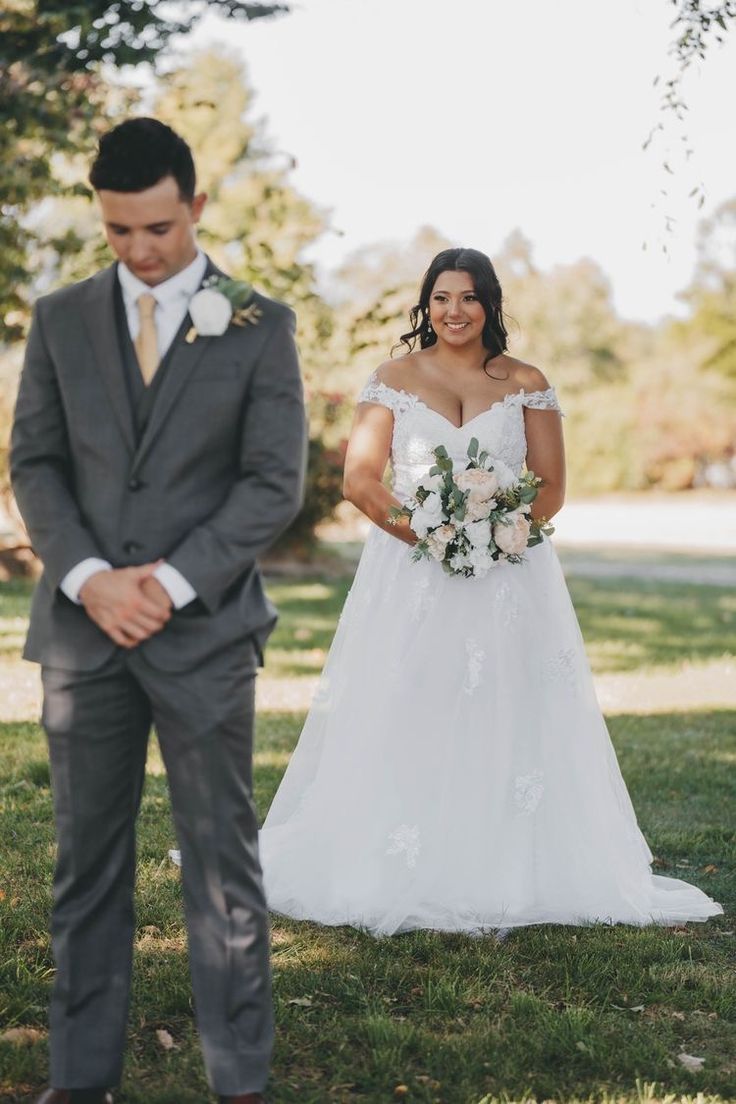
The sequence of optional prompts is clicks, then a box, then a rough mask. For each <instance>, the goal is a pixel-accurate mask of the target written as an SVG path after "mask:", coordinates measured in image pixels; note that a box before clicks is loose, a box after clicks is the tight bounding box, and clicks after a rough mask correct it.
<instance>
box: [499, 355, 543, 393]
mask: <svg viewBox="0 0 736 1104" xmlns="http://www.w3.org/2000/svg"><path fill="white" fill-rule="evenodd" d="M505 362H506V368H507V369H508V372H509V380H510V381H511V382H512V383H513V384H514V390H516V391H524V392H526V394H527V395H529V394H531V393H532V392H534V391H548V390H549V389H550V387H551V384H550V382H549V380H548V379H547V377H546V376H545V374H544V372H542V371H541V370H540V369H539V368H536V367H535V366H534V365H533V364H527V363H526V361H524V360H518V359H517V358H516V357H512V356H505Z"/></svg>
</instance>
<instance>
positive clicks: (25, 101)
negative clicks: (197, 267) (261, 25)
mask: <svg viewBox="0 0 736 1104" xmlns="http://www.w3.org/2000/svg"><path fill="white" fill-rule="evenodd" d="M207 10H211V11H216V12H220V13H221V14H223V15H226V16H230V17H232V18H240V19H259V18H264V17H267V16H273V15H276V14H279V13H282V12H286V11H288V7H287V5H286V4H280V3H276V4H271V3H261V2H258V0H255V2H246V0H206V2H205V3H202V2H198V0H197V2H195V0H192V2H187V0H183V2H181V3H178V4H176V5H173V4H171V3H167V2H166V0H147V3H145V4H142V3H140V2H139V0H83V2H82V3H75V2H74V0H71V2H69V0H5V2H4V3H3V6H2V9H0V196H2V200H1V202H0V340H6V341H7V340H12V339H14V338H18V337H20V336H22V335H23V332H24V327H25V325H26V323H27V315H28V297H29V294H31V292H32V289H33V285H34V279H35V277H36V276H37V275H38V267H37V260H36V259H37V256H38V255H39V253H40V255H41V258H42V259H45V258H47V256H48V252H47V250H48V247H51V249H52V250H54V251H56V252H58V253H64V252H70V251H71V252H73V251H74V250H75V248H76V244H77V243H76V241H75V239H74V236H73V234H70V235H69V236H68V237H66V238H65V237H64V236H63V235H54V236H52V237H45V236H44V235H43V234H42V233H40V232H39V226H38V223H36V222H35V220H34V219H33V217H29V216H31V212H32V211H33V208H34V207H35V205H36V204H38V203H41V202H42V201H43V200H45V199H47V198H48V197H49V196H53V195H64V194H67V195H69V194H71V195H75V194H84V191H85V190H86V189H85V186H84V184H83V183H82V182H81V181H79V180H78V179H74V174H72V175H71V177H70V175H69V174H68V173H66V172H64V171H63V168H62V171H58V170H59V167H60V166H63V165H64V162H65V159H67V158H74V156H75V155H77V154H80V153H81V154H82V155H84V156H86V157H88V156H89V154H90V152H91V150H92V149H93V148H94V144H95V139H96V138H97V136H98V135H99V133H100V132H101V131H102V130H105V129H107V128H108V127H109V125H110V121H111V120H114V119H115V117H116V116H120V115H121V114H122V113H124V112H125V111H127V110H129V109H130V107H131V105H132V103H133V102H134V98H135V93H134V90H133V89H132V88H130V87H126V85H125V83H124V81H121V79H120V77H121V73H123V72H125V71H126V70H127V71H128V73H130V72H131V71H132V70H131V68H130V67H132V66H153V65H154V64H155V62H156V61H157V59H158V58H159V57H160V56H161V55H162V54H163V53H164V51H165V50H166V48H167V46H168V45H169V43H170V41H171V39H172V38H173V37H174V36H176V35H181V34H186V33H187V32H188V31H190V30H191V29H192V28H193V27H194V26H195V25H196V24H197V23H198V22H199V21H200V19H201V18H202V17H203V15H204V14H205V12H206V11H207Z"/></svg>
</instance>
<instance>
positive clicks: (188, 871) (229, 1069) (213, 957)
mask: <svg viewBox="0 0 736 1104" xmlns="http://www.w3.org/2000/svg"><path fill="white" fill-rule="evenodd" d="M256 664H257V655H256V648H255V646H254V644H253V643H252V642H251V641H250V640H246V641H244V642H243V643H241V644H239V645H231V646H230V647H228V648H226V649H224V650H223V651H221V652H219V653H218V654H216V655H214V656H212V657H211V658H210V659H209V660H207V661H205V662H203V663H201V664H200V665H199V666H198V667H196V668H195V669H194V670H190V671H187V672H183V673H182V672H163V671H159V670H156V669H154V668H153V667H151V666H150V665H149V664H148V662H147V661H146V660H145V658H144V656H143V654H142V653H139V652H136V651H132V652H129V653H122V652H116V654H115V655H114V656H113V657H112V659H110V660H109V661H108V662H107V663H105V664H104V665H103V666H102V667H101V668H99V669H97V670H95V671H62V670H59V669H54V668H48V667H47V668H44V670H43V684H44V710H43V723H44V727H45V729H46V732H47V734H48V740H49V749H50V757H51V773H52V787H53V796H54V815H55V819H56V828H57V838H58V859H57V867H56V873H55V878H54V909H53V920H52V942H53V951H54V958H55V961H56V969H57V973H56V980H55V984H54V991H53V996H52V1001H51V1010H50V1021H51V1023H50V1026H51V1031H50V1045H51V1084H52V1085H54V1086H55V1087H57V1088H88V1087H95V1086H97V1087H110V1086H113V1085H116V1084H118V1082H119V1080H120V1076H121V1069H122V1055H123V1048H124V1043H125V1030H126V1020H127V1011H128V1001H129V993H130V976H131V961H132V945H133V936H134V925H135V918H134V909H133V886H134V877H135V820H136V814H137V812H138V806H139V804H140V798H141V792H142V788H143V778H144V771H145V762H146V747H147V743H148V736H149V730H150V726H151V723H153V724H154V725H155V727H156V730H157V733H158V737H159V741H160V744H161V749H162V753H163V757H164V762H165V764H166V771H167V774H168V780H169V789H170V792H171V802H172V807H173V814H174V822H175V827H176V834H177V837H178V841H179V847H180V849H181V853H182V879H183V887H184V904H185V911H186V920H187V929H188V933H189V959H190V969H191V975H192V985H193V989H194V1000H195V1013H196V1019H197V1026H198V1028H199V1033H200V1036H201V1041H202V1049H203V1052H204V1058H205V1065H206V1068H207V1075H208V1080H209V1083H210V1086H211V1088H212V1089H213V1091H214V1092H215V1093H219V1094H222V1095H230V1094H233V1095H235V1094H238V1093H246V1092H258V1091H261V1090H262V1089H263V1087H264V1085H265V1082H266V1079H267V1077H268V1068H269V1061H270V1056H271V1049H272V1045H273V1013H272V1002H271V980H270V969H269V928H268V915H267V911H266V904H265V900H264V895H263V887H262V878H261V868H260V864H259V859H258V825H257V819H256V813H255V808H254V806H253V801H252V773H251V772H252V739H253V715H254V685H255V672H256Z"/></svg>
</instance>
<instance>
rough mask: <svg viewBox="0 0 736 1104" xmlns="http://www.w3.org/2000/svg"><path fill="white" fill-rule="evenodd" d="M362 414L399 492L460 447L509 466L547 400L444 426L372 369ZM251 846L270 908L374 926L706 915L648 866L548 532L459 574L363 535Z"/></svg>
mask: <svg viewBox="0 0 736 1104" xmlns="http://www.w3.org/2000/svg"><path fill="white" fill-rule="evenodd" d="M360 401H363V402H374V403H381V404H382V405H384V406H387V407H389V408H390V409H391V411H392V412H393V415H394V434H393V445H392V466H393V479H394V484H393V485H394V491H395V493H396V495H397V497H399V498H400V499H402V498H406V497H407V496H408V495H409V494H410V492H411V490H412V488H413V486H414V485H415V484H416V482H417V480H418V479H419V478H420V477H421V476H422V475H423V474H425V473H426V471H427V470H428V468H429V467H430V466H431V464H432V463H433V457H432V449H433V448H435V447H436V446H437V445H439V444H443V445H445V446H446V448H447V450H448V452H449V453H450V455H451V456H452V457H453V459H457V460H458V461H460V462H462V461H465V460H467V456H466V449H467V446H468V443H469V441H470V439H471V437H473V436H475V437H477V438H478V439H479V441H480V444H481V447H482V448H485V449H487V450H488V452H489V453H490V454H491V456H494V457H498V458H500V459H501V460H504V461H505V462H506V463H507V464H508V465H509V466H510V467H511V468H513V470H514V471H515V472H517V473H518V472H520V471H521V470H522V467H523V464H524V458H525V454H526V438H525V434H524V407H533V408H544V409H550V408H551V409H556V410H557V409H559V407H558V405H557V400H556V398H555V394H554V390H553V389H552V388H550V389H549V390H548V391H537V392H533V393H531V394H525V393H524V392H523V391H522V392H519V393H518V394H512V395H507V396H506V398H505V399H504V400H503V401H502V402H498V403H494V405H493V406H492V407H491V408H490V409H489V410H486V411H484V412H483V413H481V414H479V415H478V416H477V417H475V418H473V419H472V421H470V422H468V423H466V424H465V425H464V426H462V427H461V428H457V427H455V426H454V425H453V424H452V423H451V422H449V421H448V420H447V419H446V418H444V417H443V416H442V415H441V414H439V413H438V412H436V411H434V410H432V409H430V408H429V407H428V406H427V405H426V404H425V403H423V402H422V401H421V400H420V399H418V398H417V397H416V396H415V395H411V394H409V393H407V392H404V391H396V390H393V389H392V388H389V387H387V386H386V385H385V384H383V383H381V382H380V381H379V380H378V378H377V376H374V377H372V379H371V380H370V382H369V383H368V385H367V387H366V388H365V390H364V391H363V393H362V395H361V397H360ZM260 847H261V859H262V865H263V870H264V878H265V887H266V896H267V899H268V902H269V905H270V907H271V908H272V909H273V910H274V911H276V912H279V913H283V914H286V915H287V916H291V917H296V918H302V919H310V920H315V921H319V922H320V923H322V924H351V925H353V926H355V927H361V928H366V929H368V930H370V931H371V932H373V933H375V934H390V933H393V932H399V931H404V930H408V929H412V928H435V929H440V930H443V931H476V932H477V931H480V930H484V929H500V928H511V927H517V926H521V925H527V924H539V923H556V924H587V923H592V922H602V923H613V922H623V923H630V924H650V923H659V924H679V923H682V922H683V921H687V920H705V919H706V918H707V917H709V916H715V915H717V914H719V913H721V912H722V911H723V910H722V909H721V907H720V905H718V904H716V903H715V902H714V901H712V900H711V899H710V898H709V897H707V896H706V895H705V894H704V893H702V892H701V891H700V890H699V889H696V888H695V887H694V886H691V885H689V884H688V883H687V882H684V881H681V880H679V879H677V878H664V877H659V876H657V875H653V874H652V873H651V869H650V860H651V857H652V856H651V852H650V851H649V848H648V847H647V844H646V841H645V840H644V837H643V836H642V834H641V832H640V830H639V827H638V825H637V822H636V817H635V814H634V810H633V808H632V805H631V801H630V799H629V795H628V793H627V790H626V787H625V785H624V782H623V779H622V777H621V774H620V771H619V767H618V763H617V761H616V756H615V753H614V751H613V747H612V745H611V742H610V738H609V735H608V731H607V729H606V726H605V722H604V720H603V717H602V716H601V712H600V709H599V707H598V704H597V701H596V697H595V692H594V689H593V682H592V678H591V674H590V669H589V667H588V662H587V659H586V655H585V651H584V648H583V641H582V637H581V635H580V629H579V627H578V623H577V620H576V617H575V613H574V611H573V608H572V604H571V602H570V597H569V595H568V591H567V587H566V585H565V581H564V578H563V575H562V571H561V569H560V566H559V563H558V560H557V556H556V553H555V551H554V548H553V547H552V545H551V544H550V543H549V541H548V540H545V541H544V543H543V544H541V545H539V546H537V547H535V548H531V549H529V550H528V551H527V553H526V562H524V563H523V564H520V565H512V564H507V563H499V564H498V565H496V566H495V567H494V568H492V569H491V571H490V572H489V573H488V575H487V576H486V577H485V578H483V579H464V578H457V577H451V576H448V575H446V574H445V572H444V571H443V570H442V568H441V567H440V565H439V564H437V563H434V562H428V561H421V562H420V563H414V562H412V561H411V558H410V549H409V547H408V546H407V545H406V544H404V543H403V542H401V541H399V540H397V539H396V538H395V537H392V536H390V535H389V534H388V533H385V532H383V531H382V530H381V529H378V528H375V527H374V528H373V529H372V530H371V532H370V535H369V537H368V539H367V541H366V545H365V549H364V552H363V555H362V557H361V560H360V564H359V566H358V570H357V573H356V576H355V580H354V583H353V586H352V589H351V591H350V594H349V595H348V598H347V601H346V603H345V607H344V610H343V613H342V616H341V618H340V622H339V625H338V628H337V632H336V634H335V638H334V642H333V644H332V648H331V650H330V653H329V656H328V659H327V663H326V666H325V669H324V673H323V676H322V680H321V683H320V685H319V688H318V691H317V694H316V697H315V699H314V703H313V705H312V708H311V710H310V713H309V716H308V718H307V721H306V724H305V726H304V730H303V732H302V735H301V738H300V740H299V743H298V746H297V748H296V750H295V751H294V754H293V756H292V758H291V761H290V763H289V767H288V769H287V771H286V774H285V776H284V779H283V781H282V783H281V786H280V788H279V791H278V793H277V794H276V797H275V798H274V801H273V804H272V805H271V809H270V811H269V813H268V817H267V819H266V822H265V824H264V827H263V829H262V831H261V835H260Z"/></svg>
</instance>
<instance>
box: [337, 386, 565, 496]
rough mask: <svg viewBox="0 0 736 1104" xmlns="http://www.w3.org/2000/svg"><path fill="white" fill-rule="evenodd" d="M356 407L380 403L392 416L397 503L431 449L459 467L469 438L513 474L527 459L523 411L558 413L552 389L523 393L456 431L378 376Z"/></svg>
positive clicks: (427, 461) (412, 484) (428, 459)
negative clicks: (439, 449) (443, 451)
mask: <svg viewBox="0 0 736 1104" xmlns="http://www.w3.org/2000/svg"><path fill="white" fill-rule="evenodd" d="M358 402H372V403H379V404H380V405H381V406H386V407H388V409H389V410H390V411H391V412H392V413H393V416H394V432H393V439H392V443H391V466H392V469H393V491H394V494H395V495H396V496H397V498H399V499H402V498H405V497H408V496H409V495H410V494H411V492H412V490H413V489H414V487H415V486H416V484H417V482H418V481H419V480H420V479H421V477H422V476H423V475H425V474H426V473H427V471H428V470H429V468H430V467H431V466H432V464H433V463H434V456H433V455H432V450H433V449H435V448H437V446H438V445H444V446H445V448H446V449H447V451H448V453H449V455H450V456H451V457H452V458H453V460H457V461H458V463H462V462H463V461H467V448H468V444H469V443H470V439H471V437H477V438H478V442H479V444H480V447H481V449H485V450H486V451H487V452H488V453H489V454H490V455H491V456H494V457H496V458H497V459H499V460H503V462H504V463H505V464H508V466H509V467H510V468H511V469H512V470H513V471H514V472H515V473H516V474H517V475H518V474H519V473H520V472H521V470H522V467H523V465H524V459H525V457H526V434H525V432H524V407H525V406H526V407H530V408H532V409H535V410H557V411H558V412H559V413H562V411H561V410H560V405H559V403H558V401H557V395H556V394H555V389H554V387H549V388H547V390H546V391H529V392H526V391H523V390H522V391H515V392H513V393H511V394H509V395H506V396H505V397H504V398H503V399H501V400H499V402H495V403H493V405H492V406H490V407H489V408H488V410H483V411H481V413H480V414H476V416H475V417H474V418H471V419H470V421H468V422H466V423H465V424H464V425H462V426H456V425H454V424H453V422H450V421H449V420H448V419H447V418H446V417H445V416H444V414H440V413H439V412H438V411H437V410H433V409H432V408H431V407H430V406H427V404H426V403H425V402H423V401H422V400H421V399H420V398H419V396H418V395H414V394H412V393H411V392H410V391H403V390H399V391H397V390H396V389H395V388H393V387H389V386H388V385H387V384H385V383H383V382H382V381H381V380H380V379H379V376H378V373H377V372H374V373H373V375H372V376H371V378H370V379H369V380H368V383H367V384H366V385H365V387H364V388H363V390H362V391H361V393H360V395H359V396H358Z"/></svg>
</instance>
